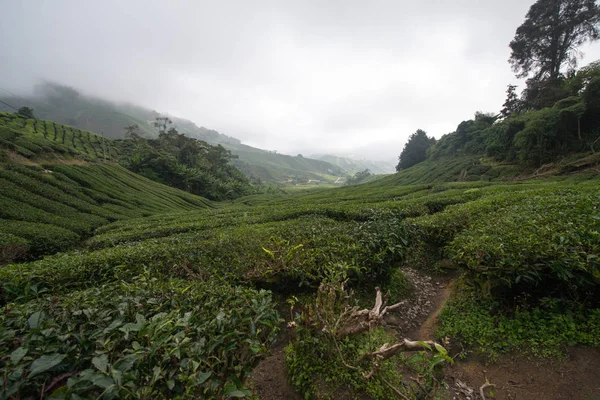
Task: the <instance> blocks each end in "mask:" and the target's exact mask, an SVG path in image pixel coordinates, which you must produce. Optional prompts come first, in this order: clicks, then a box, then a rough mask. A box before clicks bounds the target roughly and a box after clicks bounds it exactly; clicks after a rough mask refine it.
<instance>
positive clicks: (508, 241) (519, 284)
mask: <svg viewBox="0 0 600 400" xmlns="http://www.w3.org/2000/svg"><path fill="white" fill-rule="evenodd" d="M598 201H599V197H598V194H597V192H596V191H595V190H592V191H590V192H587V193H586V192H579V193H578V192H572V191H564V192H558V191H554V192H552V193H546V194H545V195H543V196H541V195H538V196H530V197H527V198H525V199H522V200H521V201H520V202H518V203H516V204H513V205H510V206H507V207H503V208H501V209H500V210H498V212H497V213H495V214H493V215H490V216H487V217H486V218H482V219H479V220H478V221H476V222H475V223H474V224H472V226H471V227H470V228H469V229H467V230H465V231H464V232H462V233H460V234H458V235H457V236H456V238H455V239H454V241H453V242H452V243H451V244H450V246H449V248H448V250H449V254H450V255H451V257H452V258H453V259H454V260H455V261H456V262H458V263H460V264H463V265H465V266H466V267H467V268H468V269H469V270H471V271H472V272H473V276H474V279H475V280H476V281H477V282H480V284H481V285H483V286H485V287H486V288H487V289H486V290H488V291H490V290H495V292H496V293H498V292H499V291H505V292H508V293H512V292H514V291H517V292H518V291H520V290H524V288H526V290H527V291H529V292H532V291H535V292H541V293H544V294H547V293H549V292H550V293H553V294H554V295H555V296H571V297H575V298H577V296H582V297H586V296H587V293H588V292H590V291H594V290H595V288H596V285H597V284H598V283H600V259H599V257H600V235H599V234H598V226H599V222H598V221H599V220H600V212H599V210H598V209H597V205H598V204H599V203H598ZM506 295H507V296H508V297H510V294H506Z"/></svg>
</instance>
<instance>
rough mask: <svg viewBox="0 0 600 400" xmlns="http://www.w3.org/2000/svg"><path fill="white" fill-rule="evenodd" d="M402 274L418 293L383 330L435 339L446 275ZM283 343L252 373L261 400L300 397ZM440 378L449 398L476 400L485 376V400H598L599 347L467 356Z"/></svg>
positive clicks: (448, 281) (447, 292) (448, 283)
mask: <svg viewBox="0 0 600 400" xmlns="http://www.w3.org/2000/svg"><path fill="white" fill-rule="evenodd" d="M403 272H404V273H405V274H406V275H407V277H408V279H409V280H411V282H413V284H414V285H415V287H416V288H417V290H415V293H414V295H413V296H411V297H410V298H409V299H407V301H406V304H405V306H404V307H401V308H400V309H398V311H397V312H395V313H393V314H390V315H388V316H386V317H385V327H386V329H387V330H390V331H393V332H394V333H396V335H397V336H398V337H400V338H404V337H406V338H409V339H412V340H431V339H434V333H435V328H436V327H437V322H438V316H439V314H440V312H441V311H442V309H443V307H444V305H445V304H446V301H447V300H448V298H449V297H450V295H451V293H452V291H453V284H452V282H451V277H436V278H432V277H429V276H426V275H421V274H420V273H419V272H417V271H414V270H404V271H403ZM286 344H287V338H281V339H280V340H279V342H278V343H277V344H276V345H275V346H274V347H273V348H272V349H271V355H270V356H269V357H267V358H266V359H265V360H263V361H262V362H261V363H260V364H259V365H258V367H257V368H256V369H255V370H254V371H253V373H252V376H251V380H252V382H253V386H254V389H255V392H256V394H257V395H258V396H259V398H260V399H261V400H279V399H291V400H300V399H301V397H300V396H299V395H298V394H297V393H296V392H295V390H294V388H293V387H292V386H291V385H290V384H289V383H288V381H287V375H286V373H285V354H284V351H283V349H284V347H285V345H286ZM445 375H446V377H445V379H446V382H447V383H448V385H449V386H450V395H449V397H448V399H449V400H450V399H451V400H481V397H480V396H479V394H478V393H479V387H480V386H481V385H482V384H483V383H484V382H485V381H486V378H487V379H488V380H489V381H490V382H491V383H493V384H495V385H496V387H495V388H494V397H491V396H486V399H487V400H490V399H494V400H600V349H594V348H571V349H569V350H568V352H567V356H566V358H565V359H563V360H556V359H534V358H528V357H526V356H523V355H519V354H505V355H503V356H500V357H499V358H498V360H497V361H496V362H495V363H493V364H486V362H485V360H483V359H481V358H479V357H476V356H474V355H470V356H469V357H468V358H467V359H466V360H463V361H461V360H456V362H455V364H454V365H452V366H449V367H448V368H447V369H446V374H445ZM340 398H341V397H340Z"/></svg>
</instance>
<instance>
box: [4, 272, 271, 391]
mask: <svg viewBox="0 0 600 400" xmlns="http://www.w3.org/2000/svg"><path fill="white" fill-rule="evenodd" d="M0 321H1V322H2V323H1V327H0V348H1V349H2V350H0V359H1V360H2V361H1V363H2V364H0V365H1V366H2V370H3V376H4V379H3V380H2V381H1V382H0V398H2V399H7V398H13V396H17V395H18V396H19V397H21V398H23V397H29V396H33V397H39V396H40V395H41V396H42V397H44V396H48V395H50V396H53V397H57V396H60V397H63V398H65V397H66V398H74V399H76V398H81V397H84V398H92V397H93V398H104V399H115V398H119V399H141V398H173V397H182V398H199V397H200V398H206V397H229V396H234V397H240V396H243V395H244V394H247V393H248V392H247V391H245V390H244V389H243V387H242V385H241V382H243V380H244V378H245V376H246V374H247V373H249V372H250V371H251V370H252V368H253V367H254V366H255V365H256V362H257V360H258V359H259V358H260V357H261V356H262V355H263V354H264V353H265V352H266V345H268V344H270V342H271V341H272V340H273V339H274V334H275V333H276V326H277V323H278V316H277V313H276V312H275V311H273V304H272V301H271V299H270V296H269V295H268V293H267V292H264V291H253V290H249V289H244V288H234V287H229V286H227V285H225V284H221V285H218V286H215V285H212V284H204V283H202V282H198V281H196V282H189V281H187V280H179V279H172V280H157V279H155V278H149V277H147V276H141V277H139V278H136V279H134V280H133V281H132V282H131V283H118V282H117V283H114V284H109V285H104V286H98V287H95V288H92V289H88V290H85V291H80V292H72V293H70V294H68V295H64V296H61V297H60V299H58V298H50V297H49V298H46V299H43V300H40V301H36V302H32V303H25V304H21V305H15V306H13V307H11V308H10V309H6V310H5V311H4V312H3V313H2V314H0Z"/></svg>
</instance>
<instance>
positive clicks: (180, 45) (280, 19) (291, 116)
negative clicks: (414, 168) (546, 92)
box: [0, 0, 600, 160]
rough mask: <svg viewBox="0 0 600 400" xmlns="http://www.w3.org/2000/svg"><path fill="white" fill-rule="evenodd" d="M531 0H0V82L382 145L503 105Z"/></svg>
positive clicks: (259, 141)
mask: <svg viewBox="0 0 600 400" xmlns="http://www.w3.org/2000/svg"><path fill="white" fill-rule="evenodd" d="M532 3H533V0H531V1H527V0H504V1H490V0H453V1H447V0H424V1H414V0H410V1H406V0H391V1H376V0H369V1H365V0H360V1H358V0H339V1H338V0H335V1H331V0H326V1H325V0H321V1H311V0H290V1H288V0H274V1H261V0H253V1H246V0H239V1H226V0H220V1H210V2H209V1H201V0H189V1H172V0H162V1H148V0H140V1H132V0H126V1H125V0H114V1H113V0H110V1H108V0H98V1H81V0H73V1H66V0H52V1H42V0H35V1H34V0H31V1H26V0H2V6H1V8H2V11H1V15H0V38H1V39H0V57H1V58H0V87H2V88H6V89H9V90H24V89H27V88H31V87H32V86H33V85H34V84H35V83H37V82H39V81H41V80H44V79H45V80H51V81H56V82H58V83H62V84H66V85H70V86H73V87H75V88H77V89H78V90H80V91H81V92H83V93H86V94H92V95H97V96H100V97H103V98H107V99H110V100H117V101H128V102H133V103H136V104H139V105H142V106H146V107H149V108H152V109H155V110H157V111H160V112H168V113H170V114H173V115H175V116H179V117H184V118H188V119H191V120H192V121H194V122H196V124H198V125H201V126H206V127H207V128H211V129H215V130H218V131H220V132H222V133H225V134H227V135H230V136H234V137H237V138H239V139H241V140H242V141H243V142H244V143H247V144H250V145H253V146H256V147H260V148H264V149H268V150H277V151H279V152H282V153H291V154H296V153H298V152H302V153H304V154H305V155H307V154H312V153H326V152H330V153H336V154H342V155H344V154H346V155H348V154H354V155H359V154H362V155H365V156H367V157H370V158H372V159H376V158H380V159H392V160H393V159H395V158H397V155H398V154H399V153H400V151H401V150H402V146H403V145H404V143H405V142H406V139H407V138H408V136H409V135H410V134H411V133H412V132H414V131H415V130H416V129H417V128H421V129H424V130H425V131H427V132H428V133H429V134H432V135H434V136H435V137H438V138H439V137H440V136H442V135H443V134H445V133H448V132H451V131H453V130H454V129H455V128H456V126H457V125H458V123H460V122H461V121H462V120H465V119H469V118H471V117H472V115H473V114H474V112H475V111H477V110H481V111H494V112H497V111H498V110H499V109H500V108H501V105H502V103H503V102H504V97H505V90H506V85H507V84H509V83H516V82H517V80H516V79H515V78H514V75H513V73H512V71H511V69H510V66H509V64H508V62H507V60H508V57H509V55H510V51H509V48H508V44H509V42H510V41H511V39H512V38H513V36H514V33H515V30H516V28H517V27H518V26H519V25H520V24H521V23H522V22H523V20H524V17H525V14H526V12H527V10H528V9H529V7H530V5H531V4H532ZM582 50H583V51H584V52H585V53H586V57H585V58H584V60H583V61H581V63H580V64H581V65H584V64H586V63H588V62H590V61H593V60H595V59H598V58H600V46H599V45H598V44H594V45H592V46H590V45H586V46H584V48H583V49H582Z"/></svg>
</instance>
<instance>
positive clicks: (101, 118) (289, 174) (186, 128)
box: [0, 82, 374, 183]
mask: <svg viewBox="0 0 600 400" xmlns="http://www.w3.org/2000/svg"><path fill="white" fill-rule="evenodd" d="M0 100H1V101H3V102H4V103H7V104H2V103H0V110H2V111H14V108H11V107H10V106H12V107H15V108H19V107H22V106H27V107H31V108H33V109H34V113H35V115H36V117H37V118H40V119H45V120H51V121H55V122H57V123H60V124H65V125H69V126H72V127H75V128H78V129H81V130H86V131H91V132H96V133H98V134H100V135H104V136H105V137H107V138H113V139H121V138H123V137H124V134H125V129H124V127H125V126H128V125H133V124H137V125H138V126H139V130H140V132H141V134H142V135H143V136H145V137H147V138H153V137H156V136H158V130H157V129H156V128H155V127H154V126H153V124H152V123H153V122H154V120H155V118H156V117H158V116H161V115H162V116H164V115H165V114H162V113H159V112H157V111H154V110H150V109H147V108H144V107H140V106H137V105H134V104H127V103H115V102H110V101H106V100H103V99H99V98H96V97H92V96H87V95H83V94H81V93H79V92H78V91H77V90H75V89H73V88H70V87H67V86H63V85H58V84H55V83H48V82H47V83H43V84H39V85H37V86H36V87H35V89H34V92H33V95H29V96H25V97H21V96H17V95H12V96H4V97H2V98H0ZM169 118H170V119H171V120H172V121H173V124H174V126H175V127H176V128H177V130H178V131H179V132H180V133H183V134H185V135H186V136H189V137H192V138H196V139H199V140H204V141H206V142H207V143H209V144H211V145H219V144H220V145H222V146H223V147H225V148H226V149H228V150H231V152H232V153H233V154H235V155H237V156H238V157H239V159H237V160H234V164H235V165H236V166H237V167H238V168H240V169H241V170H242V171H243V172H244V173H246V174H247V175H249V176H253V177H256V178H260V179H263V180H268V181H282V182H297V181H307V180H313V181H321V182H330V183H331V182H335V180H336V179H337V178H338V177H346V176H349V175H352V174H353V173H354V172H355V169H356V168H355V167H354V166H352V164H351V163H346V164H348V165H349V166H351V167H352V168H349V169H346V168H345V167H344V166H343V163H337V162H336V163H330V162H328V160H323V159H320V160H315V159H311V158H305V157H302V156H290V155H285V154H279V153H277V152H273V151H267V150H262V149H257V148H255V147H251V146H247V145H244V144H242V142H241V141H240V140H238V139H236V138H234V137H231V136H227V135H224V134H222V133H219V132H217V131H215V130H212V129H208V128H205V127H199V126H197V125H196V124H195V123H193V122H192V121H190V120H187V119H183V118H177V117H172V116H169ZM367 168H370V167H367ZM359 169H361V168H359ZM362 169H364V168H362ZM362 169H361V170H362ZM370 169H371V168H370ZM371 170H372V171H374V170H373V169H371Z"/></svg>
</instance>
